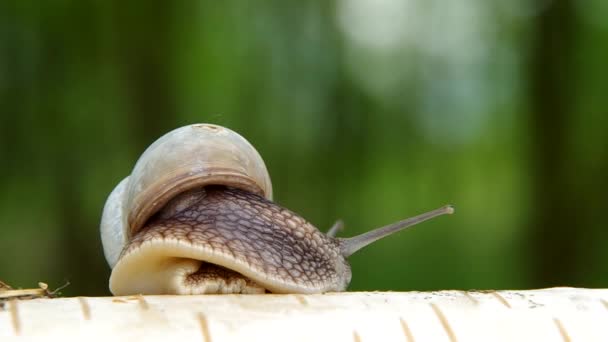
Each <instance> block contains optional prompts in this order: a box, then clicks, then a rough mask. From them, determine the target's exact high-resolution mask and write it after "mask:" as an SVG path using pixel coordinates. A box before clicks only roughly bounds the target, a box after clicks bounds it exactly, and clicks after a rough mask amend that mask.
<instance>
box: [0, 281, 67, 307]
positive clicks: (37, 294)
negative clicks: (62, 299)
mask: <svg viewBox="0 0 608 342" xmlns="http://www.w3.org/2000/svg"><path fill="white" fill-rule="evenodd" d="M68 285H70V282H69V281H68V282H66V283H65V285H63V286H61V287H58V288H57V289H55V290H54V291H49V285H48V284H46V283H43V282H39V283H38V288H33V289H18V290H15V289H13V288H12V287H11V286H10V285H8V284H6V283H5V282H3V281H2V280H0V310H4V304H5V303H6V302H8V301H10V300H15V299H18V300H26V299H35V298H55V297H57V296H58V294H59V291H61V290H63V289H64V288H66V287H67V286H68Z"/></svg>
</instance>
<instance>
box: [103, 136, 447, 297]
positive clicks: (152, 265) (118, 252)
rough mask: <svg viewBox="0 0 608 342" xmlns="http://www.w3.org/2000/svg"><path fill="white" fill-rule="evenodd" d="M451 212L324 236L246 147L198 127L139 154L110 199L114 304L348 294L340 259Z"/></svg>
mask: <svg viewBox="0 0 608 342" xmlns="http://www.w3.org/2000/svg"><path fill="white" fill-rule="evenodd" d="M451 212H452V209H451V207H443V208H440V209H437V210H435V211H432V212H429V213H426V214H423V215H420V216H417V217H415V218H412V219H408V220H404V221H400V222H397V223H395V224H392V225H389V226H386V227H382V228H379V229H376V230H373V231H370V232H368V233H365V234H362V235H359V236H355V237H353V238H346V239H344V238H336V237H334V235H335V232H336V229H332V230H330V232H329V233H327V234H324V233H322V232H320V231H319V230H318V229H317V228H315V227H314V226H313V225H312V224H310V223H309V222H307V221H306V220H305V219H303V218H302V217H300V216H299V215H298V214H296V213H294V212H292V211H290V210H288V209H286V208H283V207H281V206H279V205H278V204H276V203H274V202H272V184H271V181H270V176H269V175H268V172H267V170H266V167H265V165H264V162H263V160H262V158H261V157H260V156H259V154H258V153H257V151H256V150H255V149H254V148H253V146H251V145H250V144H249V143H248V142H247V141H246V140H245V139H244V138H242V137H241V136H240V135H238V134H237V133H235V132H233V131H231V130H229V129H227V128H224V127H220V126H215V125H209V124H197V125H190V126H185V127H181V128H178V129H176V130H174V131H171V132H169V133H167V134H166V135H165V136H163V137H161V138H160V139H159V140H157V141H156V142H155V143H153V144H152V145H151V146H150V147H149V148H148V149H147V150H146V151H145V152H144V154H143V155H142V156H141V157H140V159H139V160H138V162H137V163H136V166H135V168H134V170H133V172H132V173H131V175H130V176H129V177H127V178H125V179H124V180H123V181H122V182H120V183H119V184H118V185H117V187H116V188H115V189H114V191H112V193H111V194H110V196H109V197H108V200H107V202H106V205H105V207H104V212H103V215H102V222H101V236H102V243H103V246H104V253H105V255H106V259H107V261H108V263H109V265H110V267H112V274H111V276H110V290H111V292H112V293H113V294H114V295H128V294H137V293H143V294H203V293H265V292H272V293H322V292H328V291H344V290H345V289H346V288H347V286H348V284H349V283H350V280H351V277H352V274H351V269H350V266H349V264H348V262H347V261H346V258H347V257H348V256H349V255H351V254H352V253H354V252H355V251H357V250H358V249H360V248H362V247H364V246H366V245H367V244H369V243H371V242H373V241H375V240H377V239H380V238H382V237H384V236H386V235H389V234H392V233H394V232H396V231H398V230H401V229H404V228H405V227H408V226H411V225H413V224H415V223H418V222H421V221H423V220H426V219H429V218H431V217H435V216H438V215H441V214H445V213H451Z"/></svg>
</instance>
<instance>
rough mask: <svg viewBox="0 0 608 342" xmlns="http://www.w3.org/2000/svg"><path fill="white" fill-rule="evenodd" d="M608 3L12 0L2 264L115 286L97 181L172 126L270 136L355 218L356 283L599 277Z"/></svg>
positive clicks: (355, 286)
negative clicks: (411, 219) (363, 242)
mask: <svg viewBox="0 0 608 342" xmlns="http://www.w3.org/2000/svg"><path fill="white" fill-rule="evenodd" d="M607 18H608V6H607V5H606V2H605V1H603V0H589V1H573V0H571V1H566V0H564V1H560V0H553V1H532V0H530V1H526V0H519V1H482V0H465V1H458V2H452V1H441V0H433V1H428V0H382V1H368V0H340V1H326V0H308V1H283V0H273V1H248V2H231V1H226V2H214V1H209V2H207V1H174V2H169V1H165V2H161V1H159V2H154V1H150V2H145V1H141V2H139V1H114V0H112V1H102V0H88V1H74V0H61V1H59V0H56V1H38V2H37V1H15V2H11V1H8V2H7V1H4V2H2V3H0V101H1V107H0V111H1V114H0V163H1V167H0V188H1V189H2V190H1V191H0V232H1V234H2V235H1V236H2V238H1V239H0V279H2V280H3V281H5V282H7V283H9V284H12V285H14V286H18V287H28V286H35V284H36V282H38V281H45V282H48V283H49V284H50V285H51V287H56V286H59V285H61V284H62V283H64V282H65V280H69V281H70V282H71V284H72V285H71V286H70V287H68V288H67V289H66V290H64V291H63V292H64V293H65V294H68V295H104V294H108V290H107V279H108V276H109V273H110V271H109V268H108V267H107V265H106V263H105V260H104V258H103V253H102V249H101V244H100V240H99V234H98V224H99V220H100V214H101V210H102V207H103V204H104V201H105V199H106V196H107V195H108V194H109V192H110V191H111V190H112V188H113V187H114V186H115V185H116V184H117V183H118V181H120V180H121V179H122V178H123V177H125V176H126V175H127V174H128V173H129V172H130V169H131V168H132V167H133V165H134V163H135V161H136V159H137V157H138V156H139V154H140V153H141V152H142V151H143V150H144V149H145V147H146V146H147V145H149V144H150V143H151V142H152V141H153V140H154V139H156V138H157V137H159V136H160V135H162V134H163V133H165V132H167V131H169V130H171V129H173V128H176V127H178V126H182V125H185V124H189V123H195V122H210V123H216V124H220V125H224V126H227V127H230V128H232V129H233V130H236V131H237V132H239V133H241V134H242V135H244V136H245V137H246V138H247V139H248V140H250V141H251V142H252V143H253V144H254V145H255V146H256V147H257V149H258V150H259V152H260V153H261V155H262V156H263V158H264V159H265V161H266V164H267V166H268V168H269V170H270V173H271V176H272V179H273V184H274V188H275V200H276V201H277V202H278V203H280V204H282V205H283V206H286V207H288V208H290V209H292V210H294V211H296V212H298V213H300V214H301V215H302V216H303V217H305V218H307V219H308V220H309V221H311V222H312V223H313V224H315V225H316V226H318V227H319V228H321V229H323V230H324V229H327V228H328V227H329V226H330V225H331V224H332V223H333V221H334V220H335V219H336V218H342V219H343V220H344V221H345V222H346V230H345V231H344V232H343V233H342V235H345V236H347V235H354V234H357V233H360V232H363V231H365V230H367V229H370V228H372V227H376V226H380V225H383V224H386V223H389V222H392V221H395V220H398V219H401V218H404V217H407V216H412V215H414V214H417V213H420V212H422V211H426V210H429V209H432V208H435V207H438V206H440V205H443V204H445V203H452V204H454V205H455V206H456V208H457V212H456V215H453V216H451V217H442V218H440V219H436V220H434V221H432V222H428V223H425V224H424V225H423V226H420V227H417V228H416V229H413V230H411V231H408V232H407V233H401V234H399V235H397V236H394V237H392V238H389V239H386V240H382V241H381V242H378V243H376V244H375V245H373V246H371V247H369V248H366V249H365V250H363V251H361V252H359V253H358V254H355V255H354V256H353V257H352V258H351V262H352V266H353V274H354V277H353V281H352V285H351V289H352V290H412V289H417V290H427V289H450V288H458V289H471V288H476V289H484V288H496V289H498V288H532V287H545V286H558V285H570V286H586V287H606V286H608V272H607V271H608V267H607V266H606V265H607V264H608V263H607V261H608V248H607V241H608V230H607V229H606V223H605V217H604V213H606V212H607V211H608V197H607V195H606V194H607V193H608V176H607V175H608V113H607V108H608V96H606V94H607V93H608V92H607V90H608V72H607V71H606V61H608V43H607V42H608V20H607Z"/></svg>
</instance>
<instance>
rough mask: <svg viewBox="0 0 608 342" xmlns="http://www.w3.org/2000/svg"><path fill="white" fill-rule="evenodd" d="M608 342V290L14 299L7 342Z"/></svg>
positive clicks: (4, 313)
mask: <svg viewBox="0 0 608 342" xmlns="http://www.w3.org/2000/svg"><path fill="white" fill-rule="evenodd" d="M31 340H44V341H87V342H89V341H131V342H140V341H141V342H150V341H163V342H183V341H255V340H259V341H332V342H334V341H569V340H572V341H608V289H596V290H592V289H578V288H551V289H542V290H526V291H482V292H477V291H468V292H464V291H437V292H346V293H331V294H323V295H207V296H205V295H202V296H131V297H75V298H57V299H32V300H13V301H11V302H6V303H4V305H3V308H0V341H3V342H4V341H31Z"/></svg>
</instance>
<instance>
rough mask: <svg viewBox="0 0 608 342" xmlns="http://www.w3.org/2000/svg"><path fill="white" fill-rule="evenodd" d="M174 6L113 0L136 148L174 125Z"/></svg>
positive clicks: (131, 130)
mask: <svg viewBox="0 0 608 342" xmlns="http://www.w3.org/2000/svg"><path fill="white" fill-rule="evenodd" d="M178 7H179V6H177V4H176V3H174V2H171V1H157V2H154V1H153V2H138V1H136V2H122V1H115V2H114V3H113V8H114V15H113V16H114V17H115V18H116V20H117V22H116V24H117V25H116V27H117V32H116V38H117V49H118V51H117V55H118V56H117V58H118V63H119V65H120V66H121V68H122V70H121V71H122V74H123V77H124V81H125V86H126V91H127V97H128V98H129V99H130V100H131V101H130V103H129V104H128V106H129V107H130V110H131V112H130V114H129V119H128V124H129V131H130V132H133V134H134V140H133V142H134V144H135V145H136V147H137V150H141V151H143V149H144V148H145V147H146V146H148V145H149V144H151V143H152V142H153V141H154V140H155V139H157V138H158V137H160V136H161V135H163V134H164V133H166V132H167V128H168V127H173V126H175V124H174V120H173V118H174V117H175V110H176V109H175V102H174V96H173V94H172V92H171V89H173V88H174V84H172V80H171V77H170V75H171V66H172V58H171V56H172V52H173V50H174V49H173V44H172V39H173V36H174V35H173V33H174V27H175V25H174V18H176V15H175V12H176V11H177V10H178Z"/></svg>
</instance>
